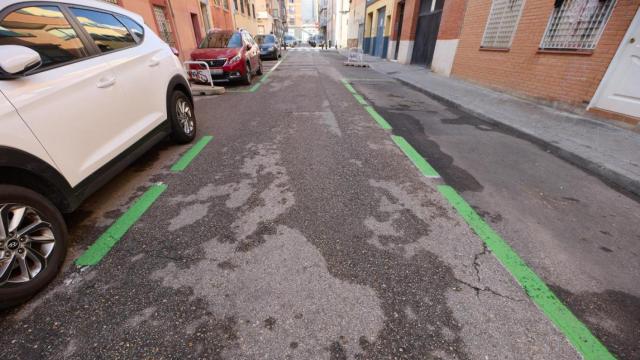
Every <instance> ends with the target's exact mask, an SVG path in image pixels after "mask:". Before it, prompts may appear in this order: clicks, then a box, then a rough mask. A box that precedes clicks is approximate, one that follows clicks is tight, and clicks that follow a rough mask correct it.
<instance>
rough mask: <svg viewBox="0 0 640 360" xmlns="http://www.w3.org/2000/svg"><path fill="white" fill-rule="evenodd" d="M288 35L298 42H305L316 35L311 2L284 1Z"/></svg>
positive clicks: (304, 0)
mask: <svg viewBox="0 0 640 360" xmlns="http://www.w3.org/2000/svg"><path fill="white" fill-rule="evenodd" d="M325 1H326V0H325ZM286 3H287V15H288V20H287V26H288V29H289V30H288V34H289V35H292V36H294V37H295V38H296V39H298V40H300V41H303V42H304V41H307V40H308V39H309V37H310V36H312V35H315V34H317V33H318V31H317V25H316V23H315V21H314V15H313V14H314V13H315V11H313V8H312V7H313V1H312V0H286Z"/></svg>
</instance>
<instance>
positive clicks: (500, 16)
mask: <svg viewBox="0 0 640 360" xmlns="http://www.w3.org/2000/svg"><path fill="white" fill-rule="evenodd" d="M523 3H524V0H493V3H492V4H491V12H490V13H489V19H488V20H487V27H486V28H485V29H484V36H483V38H482V47H483V48H498V49H508V48H510V47H511V41H512V40H513V35H514V34H515V32H516V28H517V26H518V21H519V20H520V14H521V13H522V7H523V6H522V5H523Z"/></svg>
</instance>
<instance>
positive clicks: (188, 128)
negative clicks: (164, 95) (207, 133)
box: [169, 90, 197, 144]
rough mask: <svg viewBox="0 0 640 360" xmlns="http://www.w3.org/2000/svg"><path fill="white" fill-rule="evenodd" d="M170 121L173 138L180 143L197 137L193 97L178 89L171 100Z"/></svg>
mask: <svg viewBox="0 0 640 360" xmlns="http://www.w3.org/2000/svg"><path fill="white" fill-rule="evenodd" d="M169 101H170V103H169V121H170V122H171V138H172V139H173V141H175V142H177V143H178V144H186V143H189V142H191V141H193V139H195V137H196V132H197V126H196V114H195V111H194V109H193V103H192V101H191V99H189V97H188V96H187V95H185V93H183V92H182V91H179V90H176V91H174V92H173V94H171V99H170V100H169Z"/></svg>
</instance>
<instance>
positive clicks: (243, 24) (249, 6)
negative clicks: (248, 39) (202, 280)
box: [232, 0, 258, 35]
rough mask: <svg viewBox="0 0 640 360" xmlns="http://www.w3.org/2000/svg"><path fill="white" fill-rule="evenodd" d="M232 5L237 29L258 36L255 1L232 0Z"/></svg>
mask: <svg viewBox="0 0 640 360" xmlns="http://www.w3.org/2000/svg"><path fill="white" fill-rule="evenodd" d="M232 4H233V23H234V26H235V28H236V29H242V30H245V31H248V32H249V33H250V34H251V35H256V34H257V33H258V17H257V14H256V4H255V0H232Z"/></svg>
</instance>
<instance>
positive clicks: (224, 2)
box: [222, 0, 238, 10]
mask: <svg viewBox="0 0 640 360" xmlns="http://www.w3.org/2000/svg"><path fill="white" fill-rule="evenodd" d="M234 1H235V0H234ZM222 8H223V9H225V10H229V0H222ZM237 8H238V6H237V5H236V10H237Z"/></svg>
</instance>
